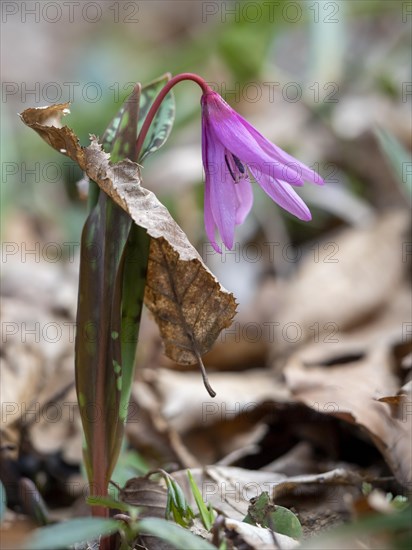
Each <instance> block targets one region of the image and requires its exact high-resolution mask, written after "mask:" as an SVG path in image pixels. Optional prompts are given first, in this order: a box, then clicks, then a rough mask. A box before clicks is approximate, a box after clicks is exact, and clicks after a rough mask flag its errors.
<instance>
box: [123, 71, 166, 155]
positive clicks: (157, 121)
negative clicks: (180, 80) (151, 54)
mask: <svg viewBox="0 0 412 550" xmlns="http://www.w3.org/2000/svg"><path fill="white" fill-rule="evenodd" d="M170 76H171V75H170V74H169V73H167V74H165V75H164V76H161V77H160V78H158V79H156V80H154V81H153V82H150V83H149V84H147V85H146V86H144V88H143V89H142V93H141V97H140V117H139V127H138V128H139V132H140V129H141V127H142V124H143V121H144V119H145V118H146V115H147V113H148V112H149V109H150V107H151V106H152V104H153V102H154V100H155V99H156V97H157V95H158V94H159V92H160V90H161V89H162V88H163V87H164V86H165V85H166V84H167V82H168V81H169V80H170ZM174 119H175V100H174V97H173V93H172V92H169V93H168V94H167V96H166V97H165V98H164V100H163V101H162V103H161V105H160V107H159V109H158V110H157V112H156V115H155V117H154V119H153V121H152V123H151V125H150V128H149V131H148V133H147V136H146V138H145V140H144V142H143V147H142V150H141V152H140V156H139V162H142V161H143V160H144V159H145V158H147V157H148V156H149V155H151V154H152V153H154V152H155V151H157V150H158V149H160V147H162V145H164V143H165V142H166V140H167V138H168V137H169V134H170V132H171V130H172V126H173V123H174ZM128 158H130V160H134V159H133V158H132V157H130V156H129V157H128Z"/></svg>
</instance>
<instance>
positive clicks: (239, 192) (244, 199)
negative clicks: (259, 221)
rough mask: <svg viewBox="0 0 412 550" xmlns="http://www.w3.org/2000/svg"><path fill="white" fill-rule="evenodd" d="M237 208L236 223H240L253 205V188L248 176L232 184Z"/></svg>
mask: <svg viewBox="0 0 412 550" xmlns="http://www.w3.org/2000/svg"><path fill="white" fill-rule="evenodd" d="M234 188H235V192H236V198H237V208H236V220H235V221H236V225H240V224H241V223H243V222H244V221H245V219H246V216H247V215H248V214H249V212H250V210H251V208H252V205H253V189H252V185H251V183H250V181H249V178H244V179H241V180H240V181H239V183H236V184H235V185H234Z"/></svg>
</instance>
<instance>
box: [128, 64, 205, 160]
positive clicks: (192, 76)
mask: <svg viewBox="0 0 412 550" xmlns="http://www.w3.org/2000/svg"><path fill="white" fill-rule="evenodd" d="M182 80H192V81H193V82H196V84H198V85H199V86H200V87H201V88H202V91H203V93H207V92H208V91H209V90H210V88H209V86H208V85H207V84H206V81H205V80H203V78H201V77H200V76H199V75H197V74H194V73H181V74H178V75H176V76H174V77H173V78H171V79H170V80H169V82H168V83H167V84H166V85H165V87H164V88H162V90H160V92H159V95H158V96H157V97H156V99H155V100H154V102H153V104H152V106H151V107H150V109H149V112H148V113H147V116H146V118H145V120H144V122H143V126H142V129H141V130H140V132H139V135H138V137H137V141H136V156H137V158H139V155H140V152H141V150H142V147H143V143H144V140H145V138H146V136H147V132H148V131H149V128H150V125H151V123H152V122H153V119H154V117H155V115H156V112H157V110H158V109H159V107H160V104H161V103H162V101H163V100H164V98H165V97H166V96H167V94H168V93H169V92H170V90H171V89H172V88H173V86H175V84H178V83H179V82H181V81H182Z"/></svg>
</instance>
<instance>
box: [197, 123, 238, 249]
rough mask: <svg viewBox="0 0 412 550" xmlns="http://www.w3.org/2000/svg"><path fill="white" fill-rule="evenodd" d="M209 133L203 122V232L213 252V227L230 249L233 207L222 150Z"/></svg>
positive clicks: (231, 189) (233, 224)
mask: <svg viewBox="0 0 412 550" xmlns="http://www.w3.org/2000/svg"><path fill="white" fill-rule="evenodd" d="M209 130H210V128H209V126H208V124H207V122H205V123H204V125H203V128H202V139H203V143H204V156H203V165H204V169H205V173H206V188H205V225H206V232H207V235H208V237H209V239H210V241H211V243H212V246H213V247H214V248H215V250H217V248H218V247H217V245H216V243H215V239H214V225H216V226H217V228H218V230H219V233H220V235H221V237H222V241H223V242H224V244H225V246H226V248H228V249H231V248H232V247H233V241H234V233H235V221H236V207H237V196H236V192H235V189H234V186H235V184H234V182H233V180H232V178H231V176H230V174H228V173H227V170H226V164H225V160H224V158H225V149H224V147H223V146H222V144H221V143H220V142H219V141H217V140H215V139H214V136H213V135H211V134H210V131H209ZM212 222H214V223H212ZM216 247H217V248H216Z"/></svg>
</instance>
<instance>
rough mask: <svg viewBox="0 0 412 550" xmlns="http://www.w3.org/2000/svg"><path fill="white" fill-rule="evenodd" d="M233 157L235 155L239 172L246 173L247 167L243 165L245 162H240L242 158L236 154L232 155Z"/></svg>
mask: <svg viewBox="0 0 412 550" xmlns="http://www.w3.org/2000/svg"><path fill="white" fill-rule="evenodd" d="M232 157H233V160H234V161H235V164H236V166H237V168H238V170H239V172H240V173H241V174H244V173H245V167H244V166H243V164H242V163H241V162H240V160H239V159H238V158H237V157H236V156H235V155H232Z"/></svg>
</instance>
